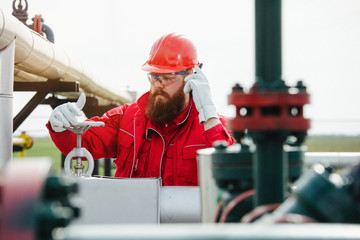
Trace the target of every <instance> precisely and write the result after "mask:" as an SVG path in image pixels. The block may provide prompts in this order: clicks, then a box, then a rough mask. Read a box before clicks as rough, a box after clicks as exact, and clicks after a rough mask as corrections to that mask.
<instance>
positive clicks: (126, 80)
mask: <svg viewBox="0 0 360 240" xmlns="http://www.w3.org/2000/svg"><path fill="white" fill-rule="evenodd" d="M28 2H29V9H28V13H29V23H30V19H31V18H32V17H33V16H34V15H35V14H42V16H43V18H44V19H45V23H46V24H47V25H49V26H50V27H51V28H52V30H53V31H54V34H55V44H56V45H57V46H58V47H60V48H62V49H65V50H66V51H68V52H70V53H71V54H72V55H74V56H76V57H77V58H79V59H81V60H82V61H83V63H84V65H85V66H86V67H88V68H89V69H91V71H93V73H94V74H96V75H98V76H99V77H100V78H101V79H102V84H103V85H104V86H106V87H109V88H111V89H112V90H113V91H114V92H116V91H119V90H121V89H124V88H125V86H129V88H130V89H132V90H136V91H138V92H139V95H140V94H141V93H143V92H145V91H147V90H148V88H149V84H148V82H147V80H146V75H145V73H144V72H143V71H141V70H140V67H141V65H142V64H143V63H144V62H145V61H146V60H147V57H148V54H149V51H150V48H151V45H152V44H153V42H154V41H155V40H156V39H157V38H159V37H160V36H162V35H164V34H167V33H170V32H180V33H184V34H186V35H187V36H188V37H189V38H190V39H191V40H192V41H193V42H194V44H195V45H196V47H197V50H198V57H199V60H200V61H201V62H203V63H204V66H203V72H204V73H205V74H206V76H207V78H208V80H209V82H210V84H211V87H212V95H213V98H214V102H215V104H216V107H217V109H218V112H219V113H221V114H224V115H226V116H229V117H231V116H234V114H235V113H234V111H235V110H234V108H233V107H232V106H229V105H228V103H227V97H228V95H229V94H230V93H231V87H232V86H233V85H234V84H235V83H237V82H238V83H241V84H242V85H243V86H245V87H246V88H249V87H251V86H252V84H253V83H254V79H255V74H254V72H255V70H254V69H255V59H254V53H255V48H254V1H251V0H223V1H215V0H213V1H211V0H201V1H200V0H182V1H169V0H155V1H154V0H153V1H151V0H131V1H129V0H127V1H120V0H101V1H100V0H98V1H95V0H76V1H75V0H51V1H49V0H47V1H46V0H28ZM0 8H1V9H2V10H3V11H4V12H8V13H11V12H12V0H1V2H0ZM282 19H283V23H282V43H283V45H282V52H283V56H282V59H283V64H282V73H283V74H282V75H283V80H285V82H286V83H287V84H288V85H290V86H292V85H294V84H295V83H296V82H297V81H298V80H303V81H304V83H305V85H306V86H307V87H308V91H309V93H310V94H311V104H310V105H308V106H307V107H306V116H307V117H309V118H311V119H312V128H311V130H310V134H321V133H325V134H332V133H336V134H341V133H345V134H360V107H359V103H360V94H359V89H360V88H359V85H360V1H358V0H283V1H282ZM24 96H26V97H27V99H29V98H30V97H31V95H30V94H24V93H21V94H19V93H14V114H16V113H17V111H19V110H20V109H21V108H22V106H23V104H24V102H23V97H24ZM50 113H51V110H50V107H47V106H40V107H38V109H36V111H34V113H33V114H32V115H31V119H28V120H27V121H26V122H25V123H24V124H23V125H21V126H20V128H19V130H29V131H33V132H34V133H39V132H44V124H45V123H46V121H47V118H48V117H49V115H50Z"/></svg>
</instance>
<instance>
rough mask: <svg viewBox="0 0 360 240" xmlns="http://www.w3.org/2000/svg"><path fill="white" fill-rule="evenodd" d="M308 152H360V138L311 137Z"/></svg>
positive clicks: (306, 142)
mask: <svg viewBox="0 0 360 240" xmlns="http://www.w3.org/2000/svg"><path fill="white" fill-rule="evenodd" d="M304 145H305V146H307V151H308V152H360V136H310V137H308V138H307V139H306V141H305V144H304Z"/></svg>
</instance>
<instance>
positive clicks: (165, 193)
mask: <svg viewBox="0 0 360 240" xmlns="http://www.w3.org/2000/svg"><path fill="white" fill-rule="evenodd" d="M200 220H201V207H200V189H199V187H184V186H164V187H161V191H160V223H190V222H192V223H195V222H200Z"/></svg>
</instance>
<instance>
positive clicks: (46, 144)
mask: <svg viewBox="0 0 360 240" xmlns="http://www.w3.org/2000/svg"><path fill="white" fill-rule="evenodd" d="M18 157H19V152H14V154H13V158H18ZM24 157H49V158H51V159H52V161H53V166H54V168H55V169H56V170H60V169H61V152H60V151H59V150H58V149H57V148H56V146H55V144H54V143H53V142H52V140H51V139H50V138H35V139H34V145H33V146H32V148H30V149H28V150H25V156H24Z"/></svg>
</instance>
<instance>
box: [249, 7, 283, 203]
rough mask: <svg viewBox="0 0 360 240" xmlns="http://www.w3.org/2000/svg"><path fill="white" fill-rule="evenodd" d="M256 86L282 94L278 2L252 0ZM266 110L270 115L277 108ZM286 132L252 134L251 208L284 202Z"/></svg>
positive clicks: (279, 12) (279, 130) (270, 131)
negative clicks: (252, 202) (253, 152)
mask: <svg viewBox="0 0 360 240" xmlns="http://www.w3.org/2000/svg"><path fill="white" fill-rule="evenodd" d="M255 34H256V35H255V44H256V46H255V47H256V54H255V55H256V85H257V87H258V88H259V89H261V90H260V91H262V90H265V91H271V90H277V91H281V90H283V89H281V88H282V85H283V84H282V83H283V82H282V80H281V0H256V1H255ZM271 107H272V106H270V107H269V109H268V111H270V113H271V114H275V115H276V114H278V113H276V111H277V109H273V108H271ZM287 134H288V133H287V132H286V131H283V130H281V129H278V130H275V131H272V130H268V131H253V133H252V137H253V139H254V142H255V144H256V153H255V155H254V164H253V166H254V180H255V192H256V194H255V197H254V205H255V206H260V205H265V204H270V203H281V202H283V201H284V199H285V191H286V179H287V158H286V154H284V152H283V144H284V142H285V140H286V138H287Z"/></svg>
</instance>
